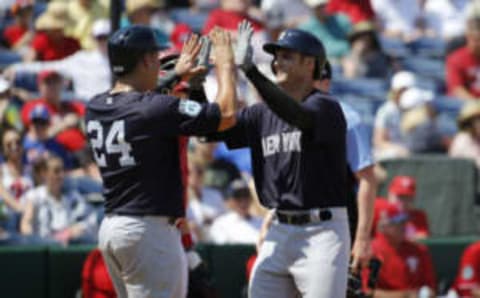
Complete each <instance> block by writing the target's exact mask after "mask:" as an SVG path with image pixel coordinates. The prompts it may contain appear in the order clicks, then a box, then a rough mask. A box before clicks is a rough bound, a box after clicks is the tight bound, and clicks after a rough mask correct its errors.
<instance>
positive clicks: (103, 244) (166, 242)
mask: <svg viewBox="0 0 480 298" xmlns="http://www.w3.org/2000/svg"><path fill="white" fill-rule="evenodd" d="M99 248H100V250H101V252H102V255H103V257H104V259H105V264H106V265H107V268H108V272H109V274H110V277H111V279H112V282H113V285H114V287H115V291H116V292H117V296H118V297H119V298H127V297H130V298H184V297H185V296H186V293H187V278H188V277H187V274H188V269H187V262H186V257H185V252H184V249H183V246H182V244H181V240H180V231H178V229H177V228H176V227H175V226H173V225H171V224H169V223H168V219H167V218H166V217H162V216H143V217H136V216H120V215H107V216H105V218H104V219H103V221H102V224H101V226H100V231H99Z"/></svg>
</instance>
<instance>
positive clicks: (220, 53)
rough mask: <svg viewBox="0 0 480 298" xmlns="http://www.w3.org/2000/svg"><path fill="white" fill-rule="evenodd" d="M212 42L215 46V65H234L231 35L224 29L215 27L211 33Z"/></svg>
mask: <svg viewBox="0 0 480 298" xmlns="http://www.w3.org/2000/svg"><path fill="white" fill-rule="evenodd" d="M208 36H209V37H210V40H211V41H212V44H213V53H214V56H215V64H216V65H217V66H219V65H225V64H226V65H233V63H234V60H233V49H232V41H231V39H230V35H229V34H228V32H227V31H225V30H224V29H221V28H219V27H215V28H214V29H213V30H212V31H210V33H209V35H208Z"/></svg>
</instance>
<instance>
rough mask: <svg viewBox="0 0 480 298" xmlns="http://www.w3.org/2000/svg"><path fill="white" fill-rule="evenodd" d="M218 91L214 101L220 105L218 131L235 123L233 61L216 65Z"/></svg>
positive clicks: (235, 81)
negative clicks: (220, 116) (220, 118)
mask: <svg viewBox="0 0 480 298" xmlns="http://www.w3.org/2000/svg"><path fill="white" fill-rule="evenodd" d="M216 70H217V83H218V91H217V96H216V98H215V101H216V102H217V104H218V106H219V107H220V113H221V114H222V120H221V121H220V126H219V129H218V130H219V131H223V130H226V129H228V128H230V127H232V126H233V125H235V111H236V103H237V92H236V84H237V79H236V73H235V66H234V65H233V63H221V64H218V65H216Z"/></svg>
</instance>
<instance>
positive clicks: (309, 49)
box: [263, 29, 326, 79]
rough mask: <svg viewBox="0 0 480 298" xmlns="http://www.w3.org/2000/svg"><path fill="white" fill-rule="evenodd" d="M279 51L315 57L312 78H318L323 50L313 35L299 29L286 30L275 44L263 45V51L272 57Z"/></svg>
mask: <svg viewBox="0 0 480 298" xmlns="http://www.w3.org/2000/svg"><path fill="white" fill-rule="evenodd" d="M279 49H286V50H292V51H295V52H299V53H301V54H303V55H306V56H313V57H315V58H316V61H317V67H316V69H315V71H314V78H315V79H318V78H320V72H321V69H322V68H323V65H324V63H325V60H326V55H325V48H324V47H323V44H322V42H321V41H320V40H319V39H318V38H316V37H315V36H314V35H313V34H311V33H308V32H306V31H303V30H300V29H287V30H285V31H283V32H282V33H280V35H279V37H278V40H277V41H276V42H271V43H266V44H265V45H263V50H264V51H265V52H267V53H269V54H272V55H275V53H276V51H277V50H279Z"/></svg>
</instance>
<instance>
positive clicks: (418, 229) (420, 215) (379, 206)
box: [372, 198, 430, 240]
mask: <svg viewBox="0 0 480 298" xmlns="http://www.w3.org/2000/svg"><path fill="white" fill-rule="evenodd" d="M387 205H388V200H386V199H384V198H377V199H376V200H375V205H374V212H373V224H372V236H375V235H376V234H377V225H378V221H379V219H380V214H381V211H382V210H383V209H385V207H386V206H387ZM405 228H406V233H407V235H406V236H407V239H411V240H413V239H415V238H417V237H418V236H430V228H429V226H428V220H427V214H426V213H425V212H424V211H423V210H419V209H412V210H409V211H408V221H407V223H406V227H405Z"/></svg>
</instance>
